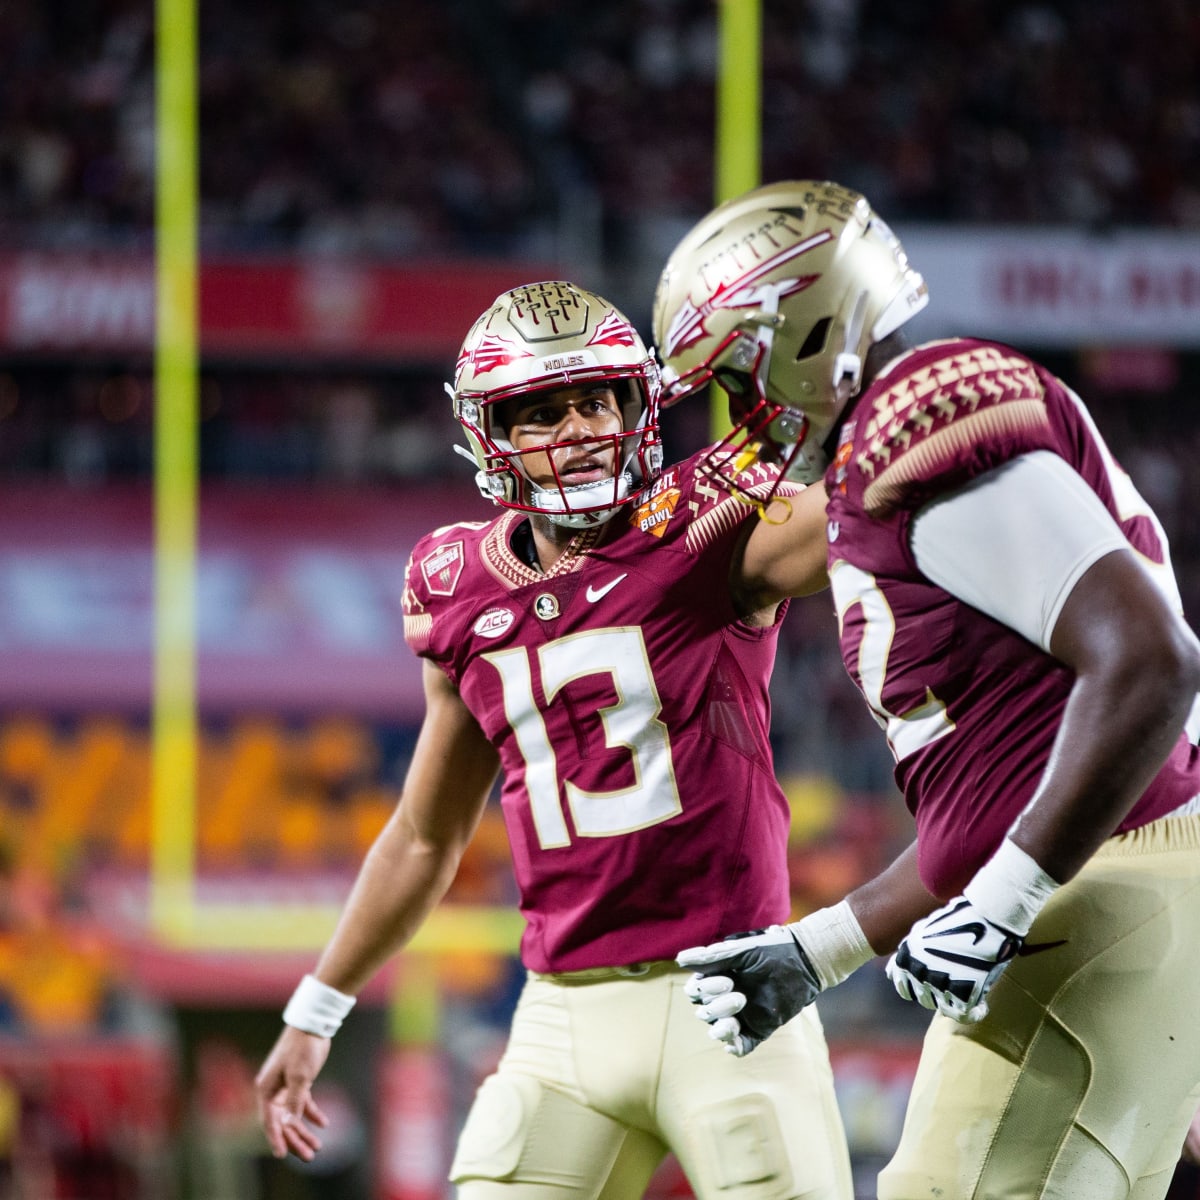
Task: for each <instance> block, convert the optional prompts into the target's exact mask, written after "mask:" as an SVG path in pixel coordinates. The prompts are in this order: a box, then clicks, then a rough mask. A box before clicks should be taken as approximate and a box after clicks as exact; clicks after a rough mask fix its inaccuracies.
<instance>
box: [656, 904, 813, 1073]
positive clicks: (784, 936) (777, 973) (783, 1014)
mask: <svg viewBox="0 0 1200 1200" xmlns="http://www.w3.org/2000/svg"><path fill="white" fill-rule="evenodd" d="M675 961H676V962H677V963H678V964H679V965H680V966H681V967H691V968H692V969H693V970H695V972H696V974H694V975H693V976H692V977H691V979H689V980H688V981H687V983H686V984H685V985H684V990H685V992H686V993H687V996H688V999H689V1000H691V1002H692V1003H693V1004H695V1005H697V1006H698V1007H697V1012H696V1015H697V1016H698V1017H699V1018H700V1019H701V1020H702V1021H707V1022H708V1023H709V1025H710V1026H711V1029H710V1030H709V1036H710V1037H712V1038H715V1039H716V1040H717V1041H719V1042H724V1043H725V1049H726V1051H727V1052H728V1053H730V1054H733V1055H735V1056H736V1057H738V1058H741V1057H743V1056H744V1055H747V1054H749V1053H750V1051H751V1050H753V1049H754V1048H755V1047H756V1046H757V1045H759V1044H760V1043H761V1042H764V1041H766V1039H767V1038H769V1037H770V1036H771V1034H773V1033H774V1032H775V1030H776V1029H778V1028H779V1027H780V1026H781V1025H786V1024H787V1022H788V1021H790V1020H791V1019H792V1018H793V1017H794V1016H795V1015H796V1014H797V1013H798V1012H799V1011H800V1010H801V1009H802V1008H804V1007H806V1006H807V1005H809V1004H811V1003H812V1002H813V1000H814V999H815V998H816V996H817V994H818V993H819V992H820V991H821V981H820V980H819V979H818V978H817V973H816V971H815V970H814V968H813V965H812V963H811V962H810V961H809V958H808V955H807V954H805V952H804V948H803V947H802V946H801V945H800V943H799V941H797V939H796V937H795V935H794V934H793V933H792V931H791V930H790V929H789V928H788V927H787V926H785V925H771V926H769V927H768V928H766V929H755V930H751V931H749V932H748V933H735V934H731V935H730V936H729V937H727V938H725V940H724V941H720V942H713V943H711V944H710V945H708V946H694V947H692V948H691V949H689V950H684V951H683V952H682V953H681V954H679V955H678V956H677V957H676V959H675Z"/></svg>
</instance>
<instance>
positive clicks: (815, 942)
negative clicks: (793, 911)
mask: <svg viewBox="0 0 1200 1200" xmlns="http://www.w3.org/2000/svg"><path fill="white" fill-rule="evenodd" d="M788 928H789V929H790V930H791V931H792V933H794V934H795V936H796V940H797V941H798V942H799V943H800V945H801V946H803V947H804V953H805V954H807V955H808V959H809V962H811V963H812V965H813V969H814V970H815V971H816V973H817V978H818V979H819V980H820V981H821V986H822V987H823V988H831V987H833V986H834V985H835V984H839V983H841V982H842V980H843V979H845V978H846V977H847V976H849V975H852V974H853V973H854V972H855V971H857V970H858V968H859V967H861V966H862V965H863V963H865V962H869V961H870V960H871V959H872V958H874V957H875V951H874V950H872V949H871V943H870V942H868V941H867V938H866V934H864V933H863V931H862V926H861V925H860V924H859V923H858V918H857V917H856V916H855V915H854V913H853V911H852V910H851V908H850V902H849V901H848V900H843V901H842V902H841V903H840V904H835V905H833V906H832V907H831V908H819V909H817V911H816V912H814V913H809V914H808V916H807V917H802V918H801V919H800V920H799V921H794V922H793V923H792V924H791V925H789V926H788Z"/></svg>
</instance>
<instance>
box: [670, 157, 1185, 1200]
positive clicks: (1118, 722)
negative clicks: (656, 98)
mask: <svg viewBox="0 0 1200 1200" xmlns="http://www.w3.org/2000/svg"><path fill="white" fill-rule="evenodd" d="M925 303H926V288H925V285H924V283H923V281H922V279H921V277H920V275H919V274H917V272H916V271H915V270H914V269H913V267H912V266H911V265H910V264H909V262H908V259H907V257H906V255H905V253H904V251H903V249H902V248H901V246H900V243H899V242H898V241H897V240H896V238H895V237H894V235H893V234H892V233H891V231H890V230H889V229H888V227H887V226H886V225H885V224H884V222H883V221H882V220H881V219H880V217H879V216H878V214H877V213H875V212H874V211H873V209H872V208H871V206H870V204H869V203H868V202H867V200H866V199H865V198H864V197H863V196H861V195H859V194H858V193H856V192H854V191H851V190H850V189H848V188H845V187H840V186H838V185H837V184H833V183H828V182H822V181H794V182H786V183H777V184H772V185H770V186H768V187H764V188H760V189H756V190H755V191H752V192H750V193H748V194H747V195H745V196H742V197H740V198H738V199H736V200H732V201H730V202H729V203H728V204H725V205H723V206H721V207H720V208H718V209H716V210H715V211H714V212H713V213H711V214H710V215H709V216H708V217H706V218H704V220H702V221H701V222H700V223H699V224H698V225H697V226H696V227H695V229H693V230H692V231H691V232H690V233H689V234H688V235H687V236H685V238H684V239H683V241H682V242H681V243H680V245H679V247H678V248H677V249H676V250H675V252H674V253H673V254H672V255H671V257H670V260H669V261H668V263H667V265H666V268H665V270H664V271H663V274H662V279H661V281H660V284H659V288H658V293H657V298H656V301H655V311H654V331H655V337H656V338H657V340H658V345H659V350H660V352H661V354H662V357H663V363H664V378H665V403H667V404H670V403H673V402H677V401H679V400H681V399H683V398H684V397H686V396H688V395H691V394H694V393H695V392H696V391H697V390H698V389H699V388H701V387H702V386H703V385H704V384H705V383H706V382H707V381H708V380H710V379H716V380H717V381H719V382H720V383H722V384H724V386H725V387H726V388H727V389H728V391H729V392H730V394H731V396H732V402H731V407H732V415H733V417H734V426H735V431H734V434H733V435H732V436H731V438H730V439H728V441H727V447H733V448H735V449H736V450H737V451H738V452H737V453H730V452H728V450H727V452H724V453H722V452H717V453H716V454H715V455H714V456H713V457H711V458H710V470H711V471H713V472H715V473H717V474H724V473H725V472H726V470H727V468H728V466H729V465H730V464H731V463H736V464H737V465H738V467H739V469H740V470H743V471H744V469H745V463H746V461H747V459H752V460H767V461H770V462H773V463H778V464H779V465H780V466H781V467H782V469H783V472H784V474H785V476H789V477H792V478H797V479H811V478H816V477H822V476H823V478H824V483H825V489H826V493H827V508H826V519H827V523H828V524H827V539H828V572H829V579H830V584H831V587H832V591H833V599H834V605H835V607H836V610H837V614H838V627H839V636H840V640H841V646H842V656H843V659H844V661H845V664H846V668H847V670H848V671H849V673H850V674H851V676H852V677H853V679H854V680H855V682H856V683H857V684H858V686H859V688H860V690H861V691H862V693H863V696H864V699H865V700H866V702H867V704H868V705H869V707H870V709H871V712H872V713H873V714H874V716H875V718H876V720H877V721H878V722H879V724H880V725H881V726H882V727H883V728H884V729H885V730H886V732H887V736H888V742H889V745H890V747H891V749H892V753H893V755H894V757H895V760H896V781H897V783H898V785H899V786H900V788H901V789H902V790H903V793H904V797H905V800H906V802H907V805H908V808H909V809H910V811H911V812H912V814H913V816H914V817H915V821H916V834H917V840H916V843H915V844H914V846H913V847H912V848H911V849H910V850H909V851H908V852H906V854H905V855H904V856H902V858H901V859H900V860H899V861H898V862H897V863H896V864H895V865H894V866H893V867H892V868H890V869H889V870H888V871H887V872H885V873H884V874H883V875H881V876H880V877H879V878H878V879H876V880H872V881H870V882H869V883H867V884H865V885H864V886H863V887H862V888H860V889H858V890H856V891H855V892H853V893H851V895H850V896H849V897H847V898H846V899H845V900H844V901H842V902H841V903H840V904H838V905H835V906H832V908H831V909H829V910H823V911H822V912H820V913H816V914H811V915H810V916H808V917H805V918H803V919H802V920H800V921H799V922H796V923H795V924H791V925H783V926H775V927H773V928H771V929H768V930H767V931H765V932H755V933H750V934H746V935H744V936H742V937H740V938H737V939H734V940H732V941H724V942H719V943H714V944H710V945H708V946H701V947H696V948H694V949H692V950H689V951H687V952H685V953H684V954H682V955H680V956H679V962H680V963H681V964H686V965H688V966H691V967H693V968H695V970H696V974H695V976H694V977H693V979H692V980H691V981H690V983H689V985H688V989H689V992H690V994H691V995H692V997H693V999H694V1000H695V1002H696V1003H697V1004H698V1005H699V1011H700V1013H701V1015H702V1016H703V1017H704V1019H705V1020H707V1021H709V1022H710V1024H711V1026H712V1032H713V1035H714V1036H715V1037H716V1038H717V1039H718V1040H720V1041H722V1042H724V1043H725V1044H726V1045H727V1046H728V1048H729V1049H730V1051H731V1052H732V1053H733V1054H734V1055H739V1056H740V1055H742V1054H746V1053H748V1052H750V1051H751V1050H753V1049H754V1048H755V1047H756V1046H758V1045H759V1044H761V1043H762V1042H763V1041H764V1039H767V1038H768V1037H770V1036H771V1035H772V1034H773V1032H774V1031H775V1030H777V1029H779V1028H781V1027H783V1028H786V1022H787V1021H788V1019H789V1018H790V1017H792V1016H793V1015H794V1014H796V1013H798V1012H800V1011H803V1009H804V1007H805V1006H806V1005H807V1004H808V1003H809V1001H811V1000H812V999H813V998H814V997H815V996H816V995H817V994H818V993H820V992H821V991H822V990H824V989H825V988H828V987H832V986H833V985H835V984H836V983H838V982H839V981H840V980H841V979H844V978H845V977H846V975H847V974H849V973H850V972H852V971H853V970H855V969H856V968H857V967H858V966H859V965H861V963H862V962H864V961H865V959H866V958H867V957H870V956H871V953H872V949H873V950H874V951H877V952H879V953H885V954H886V953H891V958H890V961H889V963H888V967H887V971H888V975H889V977H890V978H891V979H892V982H893V983H894V984H895V987H896V989H897V990H898V991H899V993H900V994H901V995H902V996H904V997H905V998H907V999H914V1000H917V1001H918V1002H919V1003H921V1004H923V1005H924V1006H925V1007H927V1008H930V1009H934V1010H936V1015H935V1016H934V1018H933V1024H932V1025H931V1027H930V1031H929V1034H928V1037H927V1039H926V1042H925V1048H924V1051H923V1054H922V1059H921V1065H920V1068H919V1070H918V1073H917V1077H916V1081H915V1084H914V1089H913V1093H912V1097H911V1100H910V1104H909V1109H908V1115H907V1119H906V1121H905V1124H904V1131H903V1135H902V1137H901V1141H900V1145H899V1148H898V1149H897V1151H896V1154H895V1156H894V1158H893V1159H892V1161H891V1163H890V1164H889V1165H888V1166H887V1168H886V1169H885V1170H884V1171H883V1172H882V1173H881V1175H880V1177H879V1193H878V1194H879V1196H880V1197H881V1200H918V1197H929V1196H947V1197H954V1198H955V1200H989V1198H991V1197H998V1196H1021V1197H1023V1198H1025V1200H1042V1198H1045V1200H1049V1198H1051V1197H1054V1198H1056V1200H1058V1198H1062V1200H1065V1198H1067V1197H1072V1198H1074V1197H1079V1198H1083V1197H1087V1200H1101V1198H1103V1200H1130V1198H1133V1197H1136V1198H1137V1200H1158V1198H1161V1197H1162V1196H1163V1195H1164V1193H1165V1191H1166V1189H1167V1186H1168V1184H1169V1182H1170V1178H1171V1171H1172V1167H1173V1165H1174V1163H1175V1161H1176V1160H1177V1159H1178V1156H1179V1148H1180V1146H1181V1145H1182V1144H1183V1141H1184V1136H1185V1132H1186V1130H1187V1128H1188V1123H1189V1121H1190V1119H1191V1117H1192V1114H1193V1113H1194V1112H1195V1109H1196V1104H1197V1100H1198V1099H1200V1089H1198V1088H1197V1083H1196V1081H1197V1079H1200V1022H1197V1021H1196V1019H1195V1009H1196V1004H1197V1000H1198V999H1200V955H1198V954H1197V953H1196V947H1197V946H1198V945H1200V748H1198V747H1197V744H1196V743H1197V739H1198V737H1200V704H1198V703H1197V689H1198V688H1200V645H1198V644H1197V641H1196V638H1195V636H1194V635H1193V633H1192V631H1191V630H1190V629H1189V628H1188V627H1187V625H1186V624H1185V623H1184V621H1183V618H1182V616H1181V611H1182V605H1181V602H1180V594H1179V590H1178V587H1177V585H1176V582H1175V578H1174V575H1173V573H1172V570H1171V560H1170V553H1169V550H1168V547H1167V543H1166V538H1165V536H1164V534H1163V530H1162V527H1161V525H1160V524H1159V522H1158V521H1157V520H1156V519H1155V516H1154V514H1153V513H1152V512H1151V510H1150V509H1149V507H1148V506H1147V505H1146V503H1145V501H1144V500H1143V499H1142V497H1141V496H1140V495H1139V494H1138V492H1137V490H1136V489H1135V487H1134V485H1133V483H1132V482H1131V481H1130V479H1129V477H1128V475H1126V474H1125V473H1124V472H1123V471H1122V470H1121V469H1120V467H1119V466H1118V465H1117V463H1116V461H1115V460H1114V458H1113V456H1112V454H1111V453H1110V451H1109V449H1108V447H1107V446H1106V445H1105V444H1104V441H1103V439H1102V438H1101V435H1100V433H1099V431H1098V429H1097V428H1096V425H1095V423H1094V422H1093V420H1092V419H1091V417H1090V416H1089V414H1088V412H1087V410H1086V409H1085V407H1084V405H1083V402H1082V401H1081V400H1080V398H1079V397H1078V396H1077V395H1076V394H1075V393H1074V392H1073V391H1072V390H1071V389H1070V388H1069V387H1068V386H1067V385H1066V384H1065V383H1063V382H1062V381H1061V380H1060V379H1057V378H1056V377H1055V376H1054V375H1052V374H1051V373H1050V372H1049V371H1047V370H1046V369H1045V368H1044V367H1042V366H1040V365H1039V364H1038V363H1036V362H1034V361H1033V360H1031V359H1029V358H1028V357H1026V356H1025V355H1023V354H1021V353H1020V352H1019V351H1017V350H1014V349H1012V348H1010V347H1007V346H1002V345H998V344H996V343H993V342H988V341H984V340H981V339H978V338H970V337H955V338H947V339H945V340H940V341H936V342H930V343H925V344H922V345H911V344H910V343H909V342H908V341H907V339H906V336H905V332H906V331H905V325H906V323H907V321H908V320H909V318H910V317H912V316H913V315H914V314H915V313H916V312H918V311H919V310H920V309H921V307H922V306H923V305H924V304H925ZM732 486H734V487H736V486H737V482H736V480H734V481H733V483H732ZM922 889H925V895H926V901H925V904H926V907H925V911H924V913H923V914H922V915H920V916H919V918H918V919H917V920H915V921H913V920H912V910H913V906H914V905H915V904H916V903H917V899H918V898H919V897H920V895H921V892H922ZM767 1044H769V1042H768V1043H767Z"/></svg>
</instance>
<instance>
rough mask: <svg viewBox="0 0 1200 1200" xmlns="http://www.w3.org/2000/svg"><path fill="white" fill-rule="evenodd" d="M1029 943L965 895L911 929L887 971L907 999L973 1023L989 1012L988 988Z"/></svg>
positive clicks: (893, 956) (946, 1015) (965, 1022)
mask: <svg viewBox="0 0 1200 1200" xmlns="http://www.w3.org/2000/svg"><path fill="white" fill-rule="evenodd" d="M1023 943H1024V938H1022V937H1021V936H1020V935H1018V934H1016V933H1013V932H1012V931H1011V930H1009V929H1004V928H1002V927H1001V926H999V925H997V924H995V923H994V922H992V921H989V920H988V919H987V917H985V916H984V915H983V914H982V913H981V912H980V911H979V910H978V909H977V908H976V907H975V906H974V905H973V904H972V903H971V902H970V901H969V900H968V899H967V898H966V897H965V896H959V897H957V898H956V899H954V900H951V901H950V903H949V904H947V905H946V906H945V907H944V908H939V909H938V910H937V911H936V912H933V913H930V914H929V916H927V917H924V918H923V919H922V920H920V921H918V922H917V923H916V924H915V925H914V926H913V927H912V929H910V930H909V932H908V934H907V936H906V937H905V938H904V940H903V941H902V942H901V943H900V945H899V947H898V948H897V950H896V953H895V954H893V955H892V957H891V958H890V959H889V960H888V965H887V974H888V978H889V979H890V980H891V981H892V983H893V985H894V986H895V988H896V991H898V992H899V993H900V995H901V996H903V997H904V999H905V1000H915V1001H916V1002H917V1003H918V1004H920V1005H922V1006H923V1007H925V1008H936V1009H937V1011H938V1012H940V1013H941V1014H942V1015H943V1016H945V1017H951V1018H952V1019H953V1020H955V1021H961V1022H963V1023H964V1024H972V1023H973V1022H975V1021H979V1020H981V1019H982V1018H983V1017H985V1016H986V1015H987V1010H988V1006H987V999H986V997H987V994H988V991H989V990H990V989H991V987H992V985H993V984H994V983H995V982H996V980H997V979H998V978H999V977H1000V974H1001V972H1003V970H1004V968H1005V967H1006V966H1007V965H1008V963H1009V962H1010V961H1011V960H1012V959H1013V958H1015V957H1016V955H1017V951H1018V950H1020V948H1021V946H1022V944H1023Z"/></svg>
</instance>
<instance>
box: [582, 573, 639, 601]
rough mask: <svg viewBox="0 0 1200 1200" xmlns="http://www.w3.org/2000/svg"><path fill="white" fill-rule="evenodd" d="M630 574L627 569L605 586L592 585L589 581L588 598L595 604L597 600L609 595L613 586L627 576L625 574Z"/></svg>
mask: <svg viewBox="0 0 1200 1200" xmlns="http://www.w3.org/2000/svg"><path fill="white" fill-rule="evenodd" d="M628 574H629V572H628V571H626V572H625V574H624V575H618V576H617V577H616V579H610V580H609V581H608V582H607V583H606V584H604V586H603V587H592V585H591V584H590V583H589V584H588V590H587V598H588V600H590V601H591V602H592V603H593V604H595V603H596V601H597V600H603V599H604V597H605V596H607V595H608V593H609V592H611V591H612V590H613V588H615V587H616V586H617V584H618V583H620V582H621V580H622V579H624V578H625V575H628Z"/></svg>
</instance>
